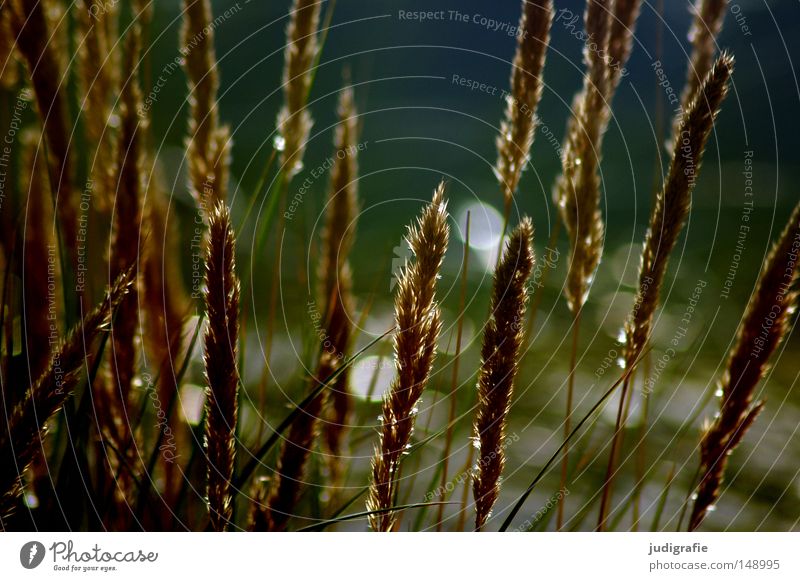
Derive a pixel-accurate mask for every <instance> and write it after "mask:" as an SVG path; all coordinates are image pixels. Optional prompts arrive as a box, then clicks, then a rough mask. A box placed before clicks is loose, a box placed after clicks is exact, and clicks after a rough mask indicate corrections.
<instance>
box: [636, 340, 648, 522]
mask: <svg viewBox="0 0 800 581" xmlns="http://www.w3.org/2000/svg"><path fill="white" fill-rule="evenodd" d="M650 363H651V360H650V354H649V353H648V354H647V356H646V357H645V359H644V378H643V379H644V383H643V385H647V380H648V378H649V377H650ZM643 396H644V397H643V399H644V401H643V402H642V425H641V426H640V427H639V442H638V444H637V455H636V488H635V489H634V491H633V530H634V531H638V530H639V519H640V518H641V517H640V514H641V505H642V487H643V486H644V484H643V481H644V474H645V470H644V468H645V463H646V460H647V454H646V452H645V445H646V444H647V411H648V408H649V407H650V406H649V402H650V395H649V394H643Z"/></svg>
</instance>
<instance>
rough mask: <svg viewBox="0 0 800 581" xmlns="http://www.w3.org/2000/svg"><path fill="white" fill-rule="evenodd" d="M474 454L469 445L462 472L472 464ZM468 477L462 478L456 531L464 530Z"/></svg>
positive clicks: (467, 469) (473, 449)
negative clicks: (462, 489) (462, 488)
mask: <svg viewBox="0 0 800 581" xmlns="http://www.w3.org/2000/svg"><path fill="white" fill-rule="evenodd" d="M474 455H475V446H470V447H469V451H468V452H467V461H466V462H464V469H463V473H464V474H466V473H467V472H468V471H469V468H470V466H472V459H473V458H474ZM469 482H470V481H469V479H468V478H465V479H464V491H463V492H462V493H461V508H460V509H459V511H458V522H457V523H456V530H457V531H461V532H463V531H464V525H466V521H467V501H468V500H469V490H470V485H469Z"/></svg>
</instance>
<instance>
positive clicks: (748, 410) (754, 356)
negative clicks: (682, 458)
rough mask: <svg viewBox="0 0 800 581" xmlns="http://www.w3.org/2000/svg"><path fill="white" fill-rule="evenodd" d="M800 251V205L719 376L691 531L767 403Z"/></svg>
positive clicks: (792, 303) (792, 305) (793, 301)
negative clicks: (763, 391) (761, 392)
mask: <svg viewBox="0 0 800 581" xmlns="http://www.w3.org/2000/svg"><path fill="white" fill-rule="evenodd" d="M799 254H800V204H798V205H797V206H796V207H795V209H794V211H793V212H792V215H791V217H790V218H789V222H788V223H787V224H786V228H785V229H784V230H783V233H782V234H781V236H780V238H779V239H778V241H777V242H775V244H773V246H772V249H771V250H770V253H769V255H768V256H767V259H766V261H765V262H764V266H763V268H762V270H761V274H760V275H759V277H758V282H757V283H756V287H755V290H754V291H753V294H752V295H751V297H750V302H749V303H748V305H747V309H746V310H745V312H744V317H742V321H741V322H740V323H739V330H738V332H737V334H736V343H735V344H734V346H733V348H732V349H731V352H730V354H729V355H728V364H727V366H726V368H725V373H724V374H723V375H722V378H721V379H720V381H719V384H718V391H719V393H721V395H720V402H719V413H718V414H716V415H715V418H714V421H713V422H712V423H711V425H709V426H707V427H706V429H705V433H704V434H703V439H702V442H701V444H700V483H699V485H698V486H697V489H696V491H695V492H696V497H695V501H694V507H693V509H692V515H691V517H690V519H689V530H692V531H693V530H695V529H697V528H698V527H699V526H700V524H701V523H702V522H703V519H704V518H705V516H706V514H707V513H708V511H709V510H710V509H711V507H712V506H713V505H714V503H715V502H716V500H717V498H718V496H719V493H720V487H721V485H722V480H723V476H724V474H725V467H726V465H727V464H728V458H729V456H730V454H731V453H732V452H733V450H734V449H735V448H736V446H738V445H739V443H740V442H741V441H742V438H743V437H744V435H745V433H746V432H747V430H748V428H750V426H751V425H752V424H753V422H754V421H755V419H756V417H757V416H758V414H759V412H760V411H761V409H762V408H763V407H764V401H759V402H756V403H754V402H753V396H754V392H755V388H756V386H757V385H758V382H759V381H760V380H761V378H763V377H764V375H765V374H766V373H767V371H768V369H769V366H768V364H769V358H770V357H771V356H772V354H773V353H774V352H775V350H776V349H777V348H778V346H779V345H780V343H781V341H782V340H783V338H784V337H785V336H786V335H787V333H788V332H789V324H790V322H791V317H792V314H793V313H794V312H795V311H796V309H797V288H796V287H797V276H798V255H799Z"/></svg>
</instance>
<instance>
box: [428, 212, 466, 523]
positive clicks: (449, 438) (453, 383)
mask: <svg viewBox="0 0 800 581" xmlns="http://www.w3.org/2000/svg"><path fill="white" fill-rule="evenodd" d="M469 223H470V212H467V226H466V232H465V234H464V258H463V261H462V268H461V297H460V298H459V305H458V330H457V331H456V353H455V356H454V357H453V374H452V375H451V377H450V415H449V416H448V421H447V435H446V436H445V440H444V452H443V454H442V490H444V489H445V487H446V486H447V469H448V465H449V463H450V449H451V447H452V444H453V427H454V425H455V419H456V389H457V385H458V362H459V360H460V358H461V336H462V333H463V330H464V305H465V304H466V301H467V269H468V265H469ZM443 517H444V504H440V505H439V509H438V511H437V514H436V532H439V531H441V530H442V518H443Z"/></svg>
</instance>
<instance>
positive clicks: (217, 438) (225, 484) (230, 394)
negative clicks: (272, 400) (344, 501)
mask: <svg viewBox="0 0 800 581" xmlns="http://www.w3.org/2000/svg"><path fill="white" fill-rule="evenodd" d="M208 230H209V238H208V245H207V250H206V290H205V304H206V315H207V317H208V323H207V326H206V331H205V335H204V338H205V348H204V351H203V359H204V361H205V368H206V380H207V382H208V385H207V389H206V413H205V416H206V423H205V450H206V457H207V461H208V464H207V472H206V474H207V496H208V510H209V515H210V519H211V526H212V528H213V529H214V530H215V531H224V530H227V528H228V525H229V523H230V520H231V517H232V515H233V501H232V496H231V479H232V478H233V467H234V460H235V457H236V420H237V416H238V404H237V397H238V393H239V371H238V367H237V357H238V352H239V278H238V277H237V275H236V260H235V256H234V254H235V245H234V234H233V226H232V225H231V218H230V214H229V212H228V209H227V207H226V206H225V204H224V203H223V202H220V203H219V204H218V205H217V206H215V207H214V209H213V211H212V213H211V215H210V216H209V225H208Z"/></svg>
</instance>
